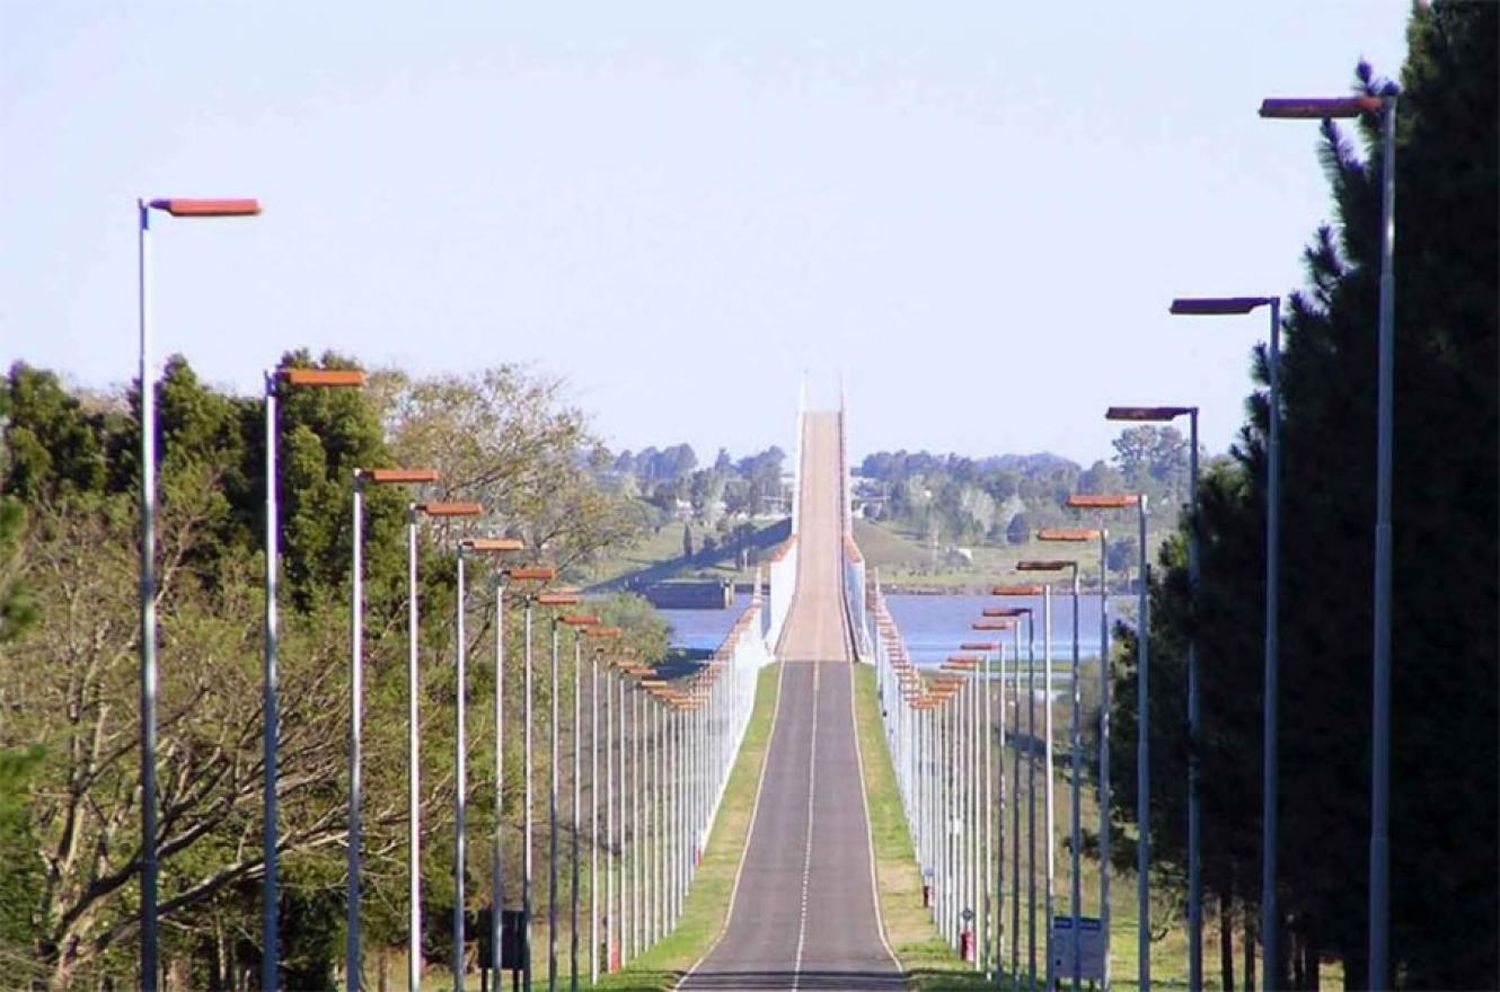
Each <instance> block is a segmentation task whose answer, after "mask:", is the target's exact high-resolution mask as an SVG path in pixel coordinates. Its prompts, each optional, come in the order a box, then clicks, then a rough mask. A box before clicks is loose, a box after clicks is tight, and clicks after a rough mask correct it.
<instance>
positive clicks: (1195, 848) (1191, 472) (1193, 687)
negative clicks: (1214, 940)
mask: <svg viewBox="0 0 1500 992" xmlns="http://www.w3.org/2000/svg"><path fill="white" fill-rule="evenodd" d="M1184 415H1186V416H1187V418H1188V423H1189V425H1190V427H1189V436H1188V589H1189V598H1190V601H1191V603H1192V606H1193V608H1194V609H1195V610H1196V608H1197V605H1198V585H1199V579H1200V576H1201V574H1202V563H1201V561H1200V560H1199V554H1200V552H1199V548H1200V537H1199V529H1198V408H1197V407H1195V406H1112V407H1110V408H1109V409H1108V410H1106V411H1105V413H1104V419H1106V420H1123V421H1130V422H1133V423H1169V422H1171V421H1173V420H1176V419H1177V418H1178V417H1181V416H1184ZM1197 626H1198V625H1197V624H1196V623H1193V624H1191V625H1190V626H1189V629H1188V645H1187V689H1188V691H1187V697H1188V698H1187V718H1188V988H1190V989H1198V988H1202V987H1203V842H1202V837H1203V833H1202V809H1201V791H1202V789H1201V784H1200V781H1199V774H1200V772H1199V761H1200V754H1199V751H1200V747H1199V734H1200V728H1201V722H1200V714H1199V699H1198V634H1197Z"/></svg>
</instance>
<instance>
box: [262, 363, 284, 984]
mask: <svg viewBox="0 0 1500 992" xmlns="http://www.w3.org/2000/svg"><path fill="white" fill-rule="evenodd" d="M265 388H266V520H265V525H266V604H265V605H266V619H265V659H264V668H263V670H262V672H261V694H262V695H261V706H262V709H263V710H264V713H265V720H264V731H265V736H264V737H263V739H262V742H261V752H262V755H261V761H262V764H263V765H264V777H265V780H264V784H263V786H262V805H263V806H264V813H263V816H264V822H263V823H262V824H261V831H262V833H261V850H262V858H263V859H264V861H265V875H264V877H263V878H262V879H261V894H260V939H261V947H262V951H261V959H260V983H261V988H263V989H268V990H270V989H278V988H280V987H281V984H280V981H279V972H280V969H279V968H278V967H277V965H278V962H279V961H280V957H281V955H280V951H279V949H278V946H277V945H278V940H277V938H278V936H279V934H278V932H277V930H278V928H277V919H276V917H277V912H276V910H277V900H278V899H279V898H280V893H281V883H280V879H279V877H278V876H279V874H280V872H279V870H278V869H279V865H278V864H277V851H276V847H277V843H276V840H277V839H276V821H277V819H278V816H277V810H276V760H277V755H276V738H277V735H278V733H279V731H280V728H279V727H278V720H277V716H278V714H277V690H278V688H279V685H278V681H279V679H278V676H277V671H276V562H277V549H276V537H277V534H276V373H275V372H274V371H269V372H267V373H266V378H265Z"/></svg>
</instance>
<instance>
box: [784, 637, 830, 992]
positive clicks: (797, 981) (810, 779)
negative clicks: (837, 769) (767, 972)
mask: <svg viewBox="0 0 1500 992" xmlns="http://www.w3.org/2000/svg"><path fill="white" fill-rule="evenodd" d="M822 670H823V666H822V665H814V666H813V692H812V711H813V718H812V746H811V747H809V748H808V752H809V756H808V761H807V850H806V853H805V854H804V855H803V857H802V919H801V922H800V923H798V925H797V961H796V964H795V965H794V966H793V969H792V992H797V990H798V989H800V988H801V987H802V952H803V949H804V948H805V947H806V946H807V893H808V890H809V888H811V882H812V855H813V797H815V796H816V795H817V794H818V682H819V675H820V674H821V672H822Z"/></svg>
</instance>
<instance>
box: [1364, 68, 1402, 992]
mask: <svg viewBox="0 0 1500 992" xmlns="http://www.w3.org/2000/svg"><path fill="white" fill-rule="evenodd" d="M1381 102H1382V104H1383V107H1382V113H1381V120H1380V134H1381V140H1382V152H1383V155H1382V162H1381V175H1380V180H1381V195H1380V342H1379V348H1380V358H1379V362H1380V365H1379V372H1378V382H1379V397H1378V400H1377V413H1376V422H1377V426H1376V434H1377V439H1376V467H1375V662H1374V666H1375V671H1374V700H1373V709H1374V712H1373V714H1372V730H1371V737H1372V738H1373V740H1372V741H1371V768H1370V975H1369V981H1370V987H1371V988H1372V989H1384V988H1386V987H1388V985H1389V983H1390V967H1389V946H1388V940H1389V929H1390V904H1389V899H1390V868H1391V852H1390V837H1389V834H1388V829H1389V822H1390V805H1389V803H1390V784H1391V567H1392V546H1391V488H1392V486H1391V471H1392V465H1393V462H1394V458H1395V437H1394V429H1395V410H1394V406H1395V375H1396V325H1395V321H1396V91H1395V88H1394V86H1392V87H1391V88H1390V89H1388V90H1387V92H1386V93H1385V95H1384V99H1383V100H1382V101H1381Z"/></svg>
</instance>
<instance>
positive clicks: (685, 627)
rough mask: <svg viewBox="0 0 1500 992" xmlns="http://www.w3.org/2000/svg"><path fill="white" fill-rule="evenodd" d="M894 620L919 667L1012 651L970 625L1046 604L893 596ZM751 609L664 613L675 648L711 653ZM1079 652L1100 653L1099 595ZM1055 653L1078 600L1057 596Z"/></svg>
mask: <svg viewBox="0 0 1500 992" xmlns="http://www.w3.org/2000/svg"><path fill="white" fill-rule="evenodd" d="M885 600H886V604H887V605H888V606H889V607H890V610H891V616H892V617H894V618H895V620H896V625H897V626H898V627H900V628H901V636H902V637H903V638H904V639H905V640H906V648H907V651H908V652H909V653H910V655H911V659H912V661H914V662H915V663H917V664H918V665H936V664H938V663H939V662H941V661H943V660H944V659H945V658H947V657H948V656H949V655H950V654H955V653H957V652H958V645H959V644H960V643H962V642H963V641H975V640H985V641H993V640H998V639H1000V638H999V637H998V636H997V635H1000V634H1003V635H1004V642H1005V644H1006V646H1007V647H1009V645H1010V643H1011V635H1010V633H1009V632H1002V631H977V630H971V629H970V627H969V624H970V623H972V622H973V621H975V620H978V619H980V611H982V610H983V609H984V608H985V607H986V606H1030V607H1033V608H1034V609H1036V610H1037V611H1038V612H1040V610H1041V603H1040V601H1039V600H1038V599H1037V597H1035V596H1028V597H1021V598H1010V597H1000V596H923V595H908V594H892V595H888V596H886V598H885ZM749 605H750V596H749V594H748V593H743V592H741V593H736V594H735V597H734V604H733V605H732V606H730V607H729V608H728V609H724V610H661V611H659V612H660V613H661V615H662V616H663V617H665V618H666V621H667V623H668V624H670V625H671V628H672V630H671V635H670V636H671V644H672V646H673V647H674V648H688V649H695V650H700V651H712V650H713V649H714V648H716V647H718V646H719V645H720V644H721V643H723V641H724V636H725V635H726V634H728V633H729V628H730V627H732V626H733V625H734V621H735V620H736V619H738V618H739V615H740V614H741V613H743V612H744V611H745V608H746V607H747V606H749ZM1135 607H1136V599H1135V597H1134V596H1111V597H1110V604H1109V612H1110V621H1111V624H1113V622H1114V621H1116V620H1119V619H1125V620H1127V621H1128V620H1129V619H1131V618H1133V617H1134V616H1135ZM1078 624H1079V641H1080V642H1081V643H1080V644H1079V654H1080V655H1081V656H1082V657H1084V658H1095V657H1098V655H1099V597H1098V596H1097V595H1087V594H1085V595H1083V596H1080V597H1079V610H1078ZM1025 638H1026V633H1025V630H1024V629H1023V630H1022V632H1021V640H1022V650H1023V651H1024V650H1025ZM1036 651H1037V656H1038V657H1040V656H1041V654H1042V631H1041V619H1040V617H1038V620H1037V644H1036ZM1052 655H1053V657H1054V658H1058V659H1062V658H1071V657H1072V656H1073V597H1072V595H1071V594H1068V593H1063V594H1056V593H1054V595H1053V597H1052Z"/></svg>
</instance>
